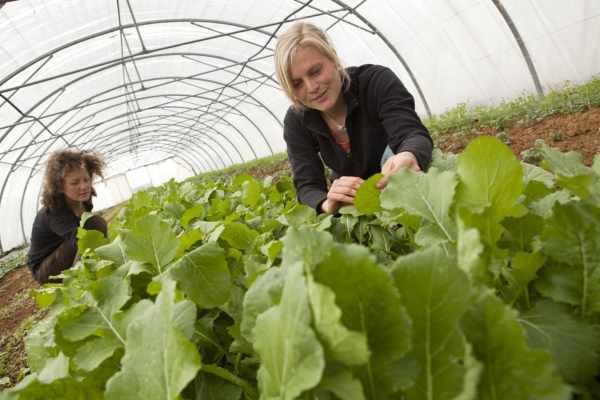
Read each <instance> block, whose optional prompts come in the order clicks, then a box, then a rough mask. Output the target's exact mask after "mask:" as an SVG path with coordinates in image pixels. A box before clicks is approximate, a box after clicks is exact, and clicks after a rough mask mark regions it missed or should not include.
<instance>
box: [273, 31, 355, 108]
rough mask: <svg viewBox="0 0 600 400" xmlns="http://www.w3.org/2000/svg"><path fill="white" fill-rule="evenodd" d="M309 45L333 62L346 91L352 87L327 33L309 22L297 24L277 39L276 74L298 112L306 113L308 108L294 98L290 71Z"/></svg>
mask: <svg viewBox="0 0 600 400" xmlns="http://www.w3.org/2000/svg"><path fill="white" fill-rule="evenodd" d="M309 45H311V46H314V47H315V48H316V49H317V50H319V51H320V52H321V54H323V55H324V56H325V57H327V58H329V59H330V60H331V61H332V62H333V65H334V66H335V68H336V69H337V70H338V71H339V72H340V78H341V79H342V82H344V90H348V87H350V75H348V72H347V71H346V69H345V68H343V67H342V63H341V61H340V59H339V58H338V56H337V54H336V52H335V50H334V49H333V45H332V44H331V39H330V38H329V35H327V32H325V31H324V30H323V29H321V28H318V27H316V26H315V25H313V24H309V23H307V22H296V23H295V24H294V25H292V27H291V28H290V29H288V30H287V31H286V32H284V33H283V34H282V35H281V36H279V37H278V38H277V45H276V46H275V72H276V73H277V80H278V81H279V84H280V85H281V88H282V89H283V92H284V93H285V95H286V96H287V98H288V99H290V101H291V102H292V106H293V107H294V108H295V109H296V111H304V110H307V109H308V107H306V106H305V105H304V104H302V103H300V102H299V101H298V99H296V97H294V94H293V92H292V89H293V84H292V79H291V77H290V70H291V67H292V65H293V64H294V60H295V58H296V53H297V52H298V51H299V50H301V49H302V48H304V47H305V46H309Z"/></svg>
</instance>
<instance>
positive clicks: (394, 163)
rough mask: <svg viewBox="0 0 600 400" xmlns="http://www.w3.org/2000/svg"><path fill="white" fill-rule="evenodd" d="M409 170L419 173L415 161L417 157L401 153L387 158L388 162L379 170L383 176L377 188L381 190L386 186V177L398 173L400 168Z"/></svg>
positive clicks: (404, 152) (408, 153)
mask: <svg viewBox="0 0 600 400" xmlns="http://www.w3.org/2000/svg"><path fill="white" fill-rule="evenodd" d="M404 167H407V168H410V170H411V171H415V172H419V171H420V170H421V168H420V167H419V162H418V161H417V157H415V155H414V154H413V153H411V152H410V151H403V152H401V153H398V154H396V155H395V156H392V157H390V158H388V160H387V161H386V162H385V164H383V167H382V168H381V173H383V174H384V175H385V176H384V177H383V178H381V179H380V180H379V182H377V185H376V186H377V188H378V189H380V190H381V189H383V188H384V187H386V186H387V184H388V176H389V175H390V174H394V173H396V172H398V171H400V169H401V168H404Z"/></svg>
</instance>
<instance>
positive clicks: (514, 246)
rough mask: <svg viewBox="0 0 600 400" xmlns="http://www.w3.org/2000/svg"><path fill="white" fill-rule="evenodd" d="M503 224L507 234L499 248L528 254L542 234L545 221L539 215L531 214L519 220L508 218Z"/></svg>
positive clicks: (501, 240) (499, 243) (500, 242)
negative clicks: (533, 242)
mask: <svg viewBox="0 0 600 400" xmlns="http://www.w3.org/2000/svg"><path fill="white" fill-rule="evenodd" d="M501 224H502V226H503V227H504V228H506V232H505V235H504V236H503V237H502V239H500V241H499V242H498V246H500V247H501V248H507V249H510V250H512V251H515V252H517V251H520V252H526V251H531V244H532V240H533V239H534V238H535V237H536V236H538V235H540V234H541V233H542V228H543V227H544V220H543V218H542V217H540V216H539V215H535V214H531V213H529V214H525V215H524V216H522V217H518V218H516V217H508V218H506V219H504V220H503V221H502V222H501Z"/></svg>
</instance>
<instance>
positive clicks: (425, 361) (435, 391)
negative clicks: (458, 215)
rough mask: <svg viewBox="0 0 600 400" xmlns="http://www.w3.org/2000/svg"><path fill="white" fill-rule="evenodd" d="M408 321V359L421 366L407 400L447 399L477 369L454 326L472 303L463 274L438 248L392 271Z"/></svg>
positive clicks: (460, 390) (410, 258) (464, 386)
mask: <svg viewBox="0 0 600 400" xmlns="http://www.w3.org/2000/svg"><path fill="white" fill-rule="evenodd" d="M393 275H394V280H395V282H396V286H397V287H398V289H399V290H400V294H401V296H402V298H403V301H404V304H405V305H406V307H407V311H408V314H409V316H410V318H411V319H412V321H413V334H412V335H413V348H412V350H411V351H410V353H409V355H410V357H411V358H412V359H413V360H415V361H416V362H417V363H418V364H419V366H420V371H421V372H420V373H419V376H418V378H417V380H416V382H415V386H414V387H411V388H410V389H408V390H407V391H406V395H407V398H409V399H452V398H454V397H455V396H459V395H461V393H463V391H464V390H466V389H468V385H467V384H468V383H469V382H470V381H471V380H472V379H473V378H472V376H471V375H472V374H474V375H475V376H476V375H477V374H478V369H479V366H478V365H477V363H475V362H474V361H473V360H471V359H470V358H471V357H472V356H471V354H470V348H469V346H468V345H467V344H466V343H465V339H464V337H463V334H462V331H461V329H460V327H459V321H460V318H461V317H462V316H463V315H464V314H465V312H466V311H467V310H468V308H469V307H470V306H471V304H473V302H474V295H473V293H472V291H471V289H470V284H469V281H468V279H467V276H466V275H465V274H464V272H462V271H461V270H459V269H458V268H457V267H456V265H454V262H453V261H451V260H449V259H448V258H447V257H446V255H445V252H444V251H443V250H442V249H441V248H440V247H439V246H436V247H431V248H428V249H426V250H422V251H419V252H415V253H413V254H410V255H407V256H405V257H402V258H400V259H398V261H397V262H396V264H395V265H394V270H393Z"/></svg>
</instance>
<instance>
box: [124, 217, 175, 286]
mask: <svg viewBox="0 0 600 400" xmlns="http://www.w3.org/2000/svg"><path fill="white" fill-rule="evenodd" d="M125 246H126V247H125V253H126V254H127V256H128V257H129V258H131V259H132V260H135V261H140V262H147V263H149V264H152V265H153V266H154V268H156V270H157V272H158V274H161V273H162V271H163V270H164V269H165V268H166V266H167V265H168V264H169V263H170V262H171V261H173V257H174V256H175V254H176V253H177V249H178V248H179V240H178V239H177V238H175V234H174V233H173V232H172V231H171V229H170V228H169V226H168V225H167V224H166V223H165V222H163V221H161V219H160V217H159V216H157V215H148V216H146V217H142V218H140V219H138V220H137V221H136V222H135V226H134V228H133V230H132V231H131V232H130V233H129V235H127V237H126V238H125Z"/></svg>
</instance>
